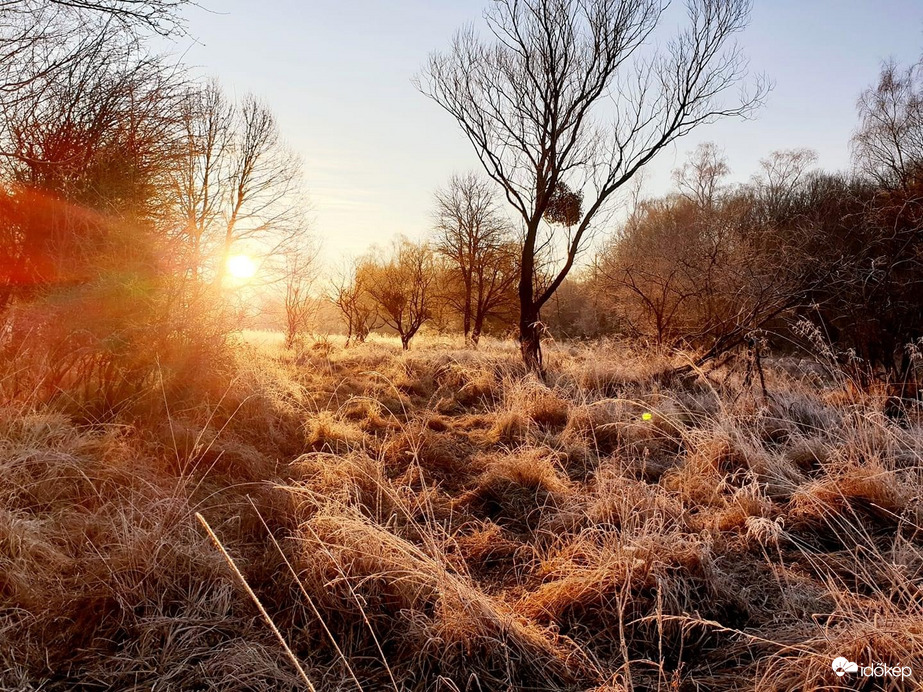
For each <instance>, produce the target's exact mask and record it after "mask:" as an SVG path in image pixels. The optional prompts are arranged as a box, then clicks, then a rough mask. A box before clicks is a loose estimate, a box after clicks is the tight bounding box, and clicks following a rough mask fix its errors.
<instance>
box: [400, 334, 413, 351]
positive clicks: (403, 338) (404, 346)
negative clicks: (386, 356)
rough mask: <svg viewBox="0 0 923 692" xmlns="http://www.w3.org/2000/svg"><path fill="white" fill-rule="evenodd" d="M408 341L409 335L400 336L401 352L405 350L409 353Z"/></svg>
mask: <svg viewBox="0 0 923 692" xmlns="http://www.w3.org/2000/svg"><path fill="white" fill-rule="evenodd" d="M410 339H411V337H410V335H409V334H406V335H405V334H401V348H402V349H403V350H405V351H409V350H410Z"/></svg>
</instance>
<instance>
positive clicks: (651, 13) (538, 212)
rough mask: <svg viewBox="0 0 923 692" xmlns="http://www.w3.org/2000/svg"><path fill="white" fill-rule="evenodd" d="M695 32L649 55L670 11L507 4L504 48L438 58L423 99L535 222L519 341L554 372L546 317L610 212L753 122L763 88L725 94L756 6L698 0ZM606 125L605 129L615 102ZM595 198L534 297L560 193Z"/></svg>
mask: <svg viewBox="0 0 923 692" xmlns="http://www.w3.org/2000/svg"><path fill="white" fill-rule="evenodd" d="M687 7H688V12H689V27H688V28H687V29H686V30H685V31H684V32H682V33H681V34H679V35H678V36H677V37H676V38H674V39H673V40H672V41H671V42H670V43H669V44H668V46H667V49H666V51H665V52H663V53H661V54H658V55H656V56H654V57H652V58H648V59H644V58H641V57H640V56H637V55H636V54H637V53H638V49H639V48H640V47H641V45H642V44H644V43H645V42H646V41H647V39H648V38H649V37H650V36H651V33H652V32H653V31H654V29H655V28H656V27H657V25H658V24H659V23H660V19H661V17H662V13H663V11H664V9H665V5H663V4H662V3H661V2H660V0H621V1H619V0H494V2H493V3H492V5H491V9H490V10H488V11H487V13H486V21H487V27H488V29H489V31H490V33H491V35H492V39H489V40H483V39H481V38H480V37H479V36H478V35H477V33H476V32H475V30H474V29H473V28H469V29H465V30H462V31H461V32H460V33H459V34H457V36H456V38H455V40H454V43H453V45H452V48H451V50H450V51H449V52H448V53H436V54H434V55H432V56H431V58H430V60H429V62H428V64H427V65H426V67H425V69H424V72H423V75H422V76H421V77H420V78H419V79H418V82H417V84H418V88H420V90H421V91H423V93H424V94H426V95H428V96H430V97H431V98H432V99H434V100H435V101H436V102H437V103H438V104H439V105H440V106H442V107H443V108H444V109H445V110H446V111H448V112H449V113H450V114H451V115H452V116H453V117H454V118H455V119H456V120H457V121H458V124H459V125H460V127H461V128H462V131H463V132H464V133H465V135H466V136H467V137H468V139H469V140H470V142H471V144H472V145H473V146H474V149H475V151H476V153H477V155H478V156H479V158H480V160H481V163H482V164H483V165H484V168H485V170H486V171H487V173H488V175H490V177H491V178H493V179H494V180H495V181H497V182H498V183H499V184H500V185H501V186H502V188H503V190H504V192H505V194H506V198H507V200H508V201H509V203H510V204H511V205H512V207H513V208H514V209H515V210H516V212H518V214H519V215H520V216H521V217H522V220H523V224H524V235H523V242H522V253H521V262H520V278H519V304H520V305H519V307H520V320H519V334H520V336H519V340H520V345H521V349H522V356H523V359H524V361H525V363H526V365H527V366H528V367H529V368H530V369H535V370H540V369H541V367H542V360H541V344H540V327H539V324H538V323H539V313H540V310H541V308H542V306H543V305H544V304H545V303H546V302H547V301H548V299H549V298H550V297H551V295H552V294H553V293H554V291H555V290H556V289H557V288H558V286H560V284H561V282H562V281H564V278H565V277H566V276H567V274H568V272H569V271H570V269H571V267H572V266H573V264H574V262H575V260H576V259H577V255H578V253H579V252H580V251H581V249H582V248H583V245H584V241H585V239H586V238H587V236H588V234H589V233H590V232H591V229H592V228H593V227H594V223H596V222H598V221H599V220H600V219H601V218H604V216H605V214H604V212H605V210H606V208H607V207H606V205H607V202H609V201H610V200H611V198H612V196H613V194H614V193H615V192H616V191H617V190H619V189H620V188H621V187H622V186H623V185H625V184H626V183H627V182H628V181H630V180H631V179H632V177H633V176H634V175H635V174H636V173H637V172H638V171H640V170H641V169H642V168H643V167H644V166H645V165H646V164H647V163H648V162H649V161H650V160H651V159H652V158H653V157H654V156H655V155H656V154H657V153H658V152H659V151H660V150H662V149H663V148H664V147H665V146H667V145H668V144H669V143H670V142H672V141H674V140H675V139H676V138H678V137H681V136H683V135H685V134H687V133H689V132H690V131H691V130H692V129H693V128H695V127H697V126H698V125H701V124H703V123H707V122H711V121H713V120H715V119H717V118H719V117H723V116H745V115H747V114H749V113H750V112H751V111H752V110H753V108H754V107H755V106H756V105H757V104H758V102H759V101H760V98H761V96H762V94H763V93H764V91H765V90H764V89H763V87H762V85H758V88H757V91H756V93H755V95H753V96H749V97H748V96H744V97H743V98H742V99H741V100H740V101H738V102H736V103H735V104H734V105H724V104H722V103H721V102H720V101H721V97H722V96H723V95H724V94H725V93H726V92H727V91H729V90H730V89H731V88H732V87H733V86H734V85H736V84H737V83H738V82H739V81H740V80H741V79H742V78H743V77H744V75H745V72H746V63H745V61H744V59H743V58H742V57H741V55H740V53H739V51H738V50H737V49H736V47H734V46H733V45H729V41H730V39H731V37H732V36H733V35H734V34H735V33H737V32H738V31H740V30H741V29H742V28H743V27H744V26H745V25H746V22H747V19H748V17H749V13H750V2H749V0H689V1H688V2H687ZM610 95H611V96H612V99H611V102H610V105H611V111H610V113H609V114H608V115H609V117H608V118H607V119H609V120H614V125H613V126H612V127H608V128H607V127H603V126H601V125H599V124H598V117H597V116H599V115H601V114H600V108H601V106H602V105H603V104H605V103H606V102H607V101H609V97H610ZM560 183H565V184H566V185H567V186H568V188H569V189H571V190H574V191H576V192H578V193H580V194H581V195H582V196H583V200H584V212H583V217H582V219H581V220H580V221H579V223H577V224H575V225H573V226H571V227H569V228H568V227H565V228H566V229H567V230H566V232H565V234H564V237H563V240H562V245H563V247H564V252H563V259H562V262H561V263H560V265H559V267H558V269H557V271H555V272H554V273H553V276H552V278H551V281H550V283H549V284H548V285H547V287H544V290H542V291H540V292H536V291H535V281H534V277H535V271H536V252H537V249H538V248H539V247H540V245H541V241H540V240H539V233H540V230H541V229H542V223H543V219H544V217H545V213H546V211H547V210H548V207H549V204H550V203H551V201H552V199H553V198H554V195H555V192H556V190H558V189H559V187H558V186H559V184H560Z"/></svg>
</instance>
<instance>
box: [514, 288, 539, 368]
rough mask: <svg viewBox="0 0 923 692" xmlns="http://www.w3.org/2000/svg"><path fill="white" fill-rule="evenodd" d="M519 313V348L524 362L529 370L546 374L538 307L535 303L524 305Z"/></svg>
mask: <svg viewBox="0 0 923 692" xmlns="http://www.w3.org/2000/svg"><path fill="white" fill-rule="evenodd" d="M519 314H520V317H519V350H520V351H521V353H522V362H523V363H525V365H526V369H527V370H528V371H529V372H534V373H537V374H539V375H544V368H543V367H542V335H541V327H540V325H539V320H538V309H536V307H535V306H534V305H522V306H520V313H519Z"/></svg>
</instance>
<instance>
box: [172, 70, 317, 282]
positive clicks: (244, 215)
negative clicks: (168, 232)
mask: <svg viewBox="0 0 923 692" xmlns="http://www.w3.org/2000/svg"><path fill="white" fill-rule="evenodd" d="M182 123H183V132H182V139H183V143H184V146H183V152H184V156H183V160H182V161H181V163H180V165H178V166H177V169H176V174H175V176H174V180H173V186H172V187H173V190H174V194H175V197H176V203H177V206H178V209H179V214H180V216H181V217H182V219H183V221H182V227H181V229H180V231H179V236H180V237H181V238H182V239H183V241H184V244H185V247H186V249H187V251H188V254H189V260H188V261H189V271H190V273H191V274H192V275H193V276H198V274H199V273H200V272H201V271H202V269H203V268H205V267H206V266H208V265H210V268H211V277H212V283H213V284H214V285H215V286H217V287H220V286H221V284H222V281H223V279H224V276H225V273H226V263H227V259H228V257H229V256H230V254H231V251H232V249H233V247H234V245H235V244H237V243H239V242H242V241H246V242H247V243H248V246H249V247H250V249H251V250H253V249H254V248H257V249H261V250H262V253H263V254H264V255H267V256H268V255H271V254H273V253H274V252H281V251H282V250H284V248H285V246H286V244H287V243H290V242H293V241H294V240H295V239H296V238H297V237H298V235H299V234H300V232H301V230H302V229H303V216H302V212H303V204H302V200H301V196H300V193H301V189H300V183H301V180H300V175H301V165H300V161H299V160H298V158H297V157H296V156H294V155H293V154H292V153H291V151H289V150H288V149H287V148H286V147H285V145H284V143H283V142H282V140H281V138H280V135H279V130H278V125H277V123H276V120H275V118H274V117H273V115H272V113H271V112H270V111H269V109H268V108H267V107H266V106H265V105H263V104H262V103H261V102H260V101H258V100H257V99H256V98H254V97H253V96H247V97H245V98H244V99H243V101H242V102H241V103H240V104H234V103H230V102H229V101H228V100H227V98H226V97H225V95H224V93H223V92H222V90H221V88H220V87H219V86H218V85H217V84H216V83H214V82H211V83H209V84H207V85H205V86H204V87H202V88H198V89H194V90H191V91H190V92H189V94H188V95H187V98H186V101H185V104H184V107H183V117H182Z"/></svg>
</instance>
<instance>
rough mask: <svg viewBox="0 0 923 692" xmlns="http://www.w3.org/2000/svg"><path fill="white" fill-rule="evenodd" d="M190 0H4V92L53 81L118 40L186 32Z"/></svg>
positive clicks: (0, 86)
mask: <svg viewBox="0 0 923 692" xmlns="http://www.w3.org/2000/svg"><path fill="white" fill-rule="evenodd" d="M187 4H189V0H6V1H5V2H2V3H0V96H2V98H3V99H4V100H6V101H10V100H14V99H16V98H18V97H19V96H20V94H21V92H22V90H23V89H24V88H27V87H34V86H36V85H46V86H47V85H52V84H54V83H55V81H57V80H58V79H59V76H60V74H61V73H62V72H66V71H67V70H69V69H71V68H73V66H74V65H75V64H77V63H80V62H84V61H86V60H87V58H88V57H91V56H92V55H93V54H94V53H97V52H99V51H100V50H102V49H104V48H106V47H108V46H111V45H113V44H114V43H117V42H129V43H130V42H135V41H136V40H137V39H138V38H140V37H141V36H142V35H143V34H145V33H151V32H153V33H157V34H160V35H164V36H166V35H170V34H175V33H182V32H183V31H184V23H183V21H182V18H181V17H180V14H179V12H180V10H181V9H182V7H183V6H185V5H187Z"/></svg>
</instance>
